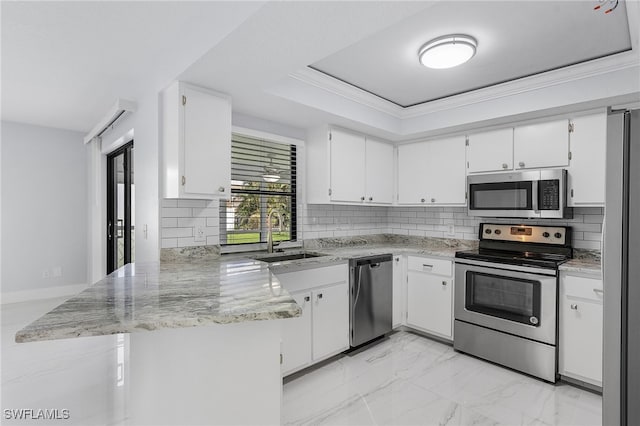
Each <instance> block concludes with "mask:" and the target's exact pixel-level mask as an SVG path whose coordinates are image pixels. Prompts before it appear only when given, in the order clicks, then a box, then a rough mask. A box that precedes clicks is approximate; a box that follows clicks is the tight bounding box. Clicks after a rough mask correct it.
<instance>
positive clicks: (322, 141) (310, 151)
mask: <svg viewBox="0 0 640 426" xmlns="http://www.w3.org/2000/svg"><path fill="white" fill-rule="evenodd" d="M306 156H307V194H306V196H307V202H309V203H312V204H314V203H317V204H323V203H344V204H391V203H392V202H393V145H391V144H388V143H385V142H382V141H379V140H375V139H372V138H369V137H367V136H365V135H362V134H358V133H354V132H349V131H344V130H340V129H329V128H327V127H323V128H319V129H313V130H312V131H310V132H309V137H308V140H307V144H306Z"/></svg>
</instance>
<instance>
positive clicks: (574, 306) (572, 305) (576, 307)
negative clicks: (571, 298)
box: [571, 303, 578, 311]
mask: <svg viewBox="0 0 640 426" xmlns="http://www.w3.org/2000/svg"><path fill="white" fill-rule="evenodd" d="M571 309H573V310H574V311H577V310H578V305H577V304H576V303H572V304H571Z"/></svg>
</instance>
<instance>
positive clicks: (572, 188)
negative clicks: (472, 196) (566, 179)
mask: <svg viewBox="0 0 640 426" xmlns="http://www.w3.org/2000/svg"><path fill="white" fill-rule="evenodd" d="M571 198H573V188H571Z"/></svg>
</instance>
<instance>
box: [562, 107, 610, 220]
mask: <svg viewBox="0 0 640 426" xmlns="http://www.w3.org/2000/svg"><path fill="white" fill-rule="evenodd" d="M571 124H572V132H571V133H570V134H569V148H570V150H571V159H570V161H569V168H568V175H569V176H568V181H569V183H568V188H569V191H568V194H567V198H568V201H569V206H572V207H580V206H602V205H604V181H605V170H604V169H605V155H606V145H607V115H606V114H605V113H600V114H594V115H586V116H583V117H577V118H574V119H572V120H571Z"/></svg>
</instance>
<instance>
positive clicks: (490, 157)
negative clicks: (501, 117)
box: [467, 127, 513, 173]
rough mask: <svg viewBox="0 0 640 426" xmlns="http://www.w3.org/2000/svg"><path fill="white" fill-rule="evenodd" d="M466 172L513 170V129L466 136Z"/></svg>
mask: <svg viewBox="0 0 640 426" xmlns="http://www.w3.org/2000/svg"><path fill="white" fill-rule="evenodd" d="M468 138H469V144H468V145H467V172H468V173H478V172H497V171H501V170H510V169H512V168H513V128H512V127H509V128H508V129H499V130H493V131H490V132H483V133H474V134H471V135H469V136H468Z"/></svg>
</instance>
